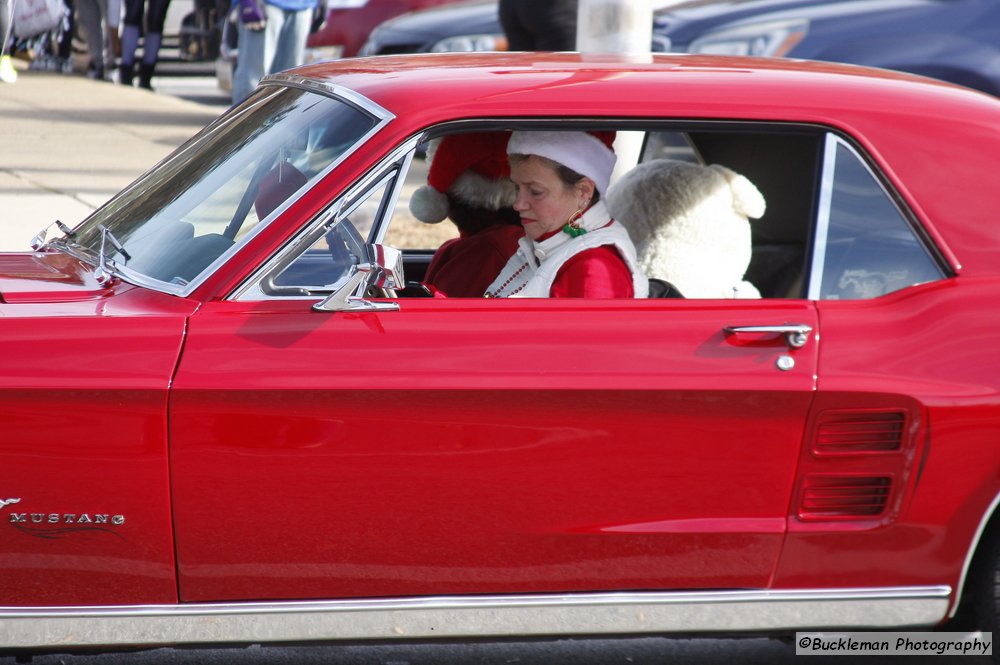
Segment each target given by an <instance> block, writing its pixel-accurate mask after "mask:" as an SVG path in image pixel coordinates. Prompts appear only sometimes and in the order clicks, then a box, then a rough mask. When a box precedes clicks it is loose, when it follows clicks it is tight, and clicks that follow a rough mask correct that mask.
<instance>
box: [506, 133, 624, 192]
mask: <svg viewBox="0 0 1000 665" xmlns="http://www.w3.org/2000/svg"><path fill="white" fill-rule="evenodd" d="M614 141H615V133H614V132H540V131H516V132H513V133H512V134H511V135H510V141H508V143H507V154H508V155H538V156H539V157H546V158H548V159H551V160H552V161H553V162H557V163H559V164H562V165H563V166H565V167H567V168H570V169H573V170H574V171H576V172H577V173H579V174H580V175H583V176H587V177H588V178H590V179H591V180H593V181H594V185H595V186H596V187H597V191H598V192H600V193H601V195H602V196H603V195H605V194H607V192H608V183H610V182H611V172H612V171H614V169H615V162H617V161H618V157H617V156H616V155H615V151H614V148H613V147H612V146H613V145H614Z"/></svg>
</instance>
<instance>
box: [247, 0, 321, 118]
mask: <svg viewBox="0 0 1000 665" xmlns="http://www.w3.org/2000/svg"><path fill="white" fill-rule="evenodd" d="M313 6H315V0H314V2H313ZM313 6H309V7H305V8H300V9H283V8H281V7H278V6H276V5H271V4H265V5H264V7H263V9H264V12H263V13H264V29H263V30H254V29H253V28H251V27H249V26H248V24H247V23H244V22H241V23H240V37H239V45H240V48H239V57H238V59H237V61H236V71H235V72H234V73H233V103H234V104H237V103H239V102H241V101H243V100H244V99H246V98H247V97H248V96H249V95H250V93H251V92H253V89H254V88H255V87H257V84H258V83H259V82H260V80H261V79H262V78H263V77H264V76H265V75H266V74H275V73H277V72H280V71H283V70H285V69H290V68H292V67H297V66H298V65H301V64H302V63H303V61H304V59H305V45H306V38H307V37H308V36H309V28H310V26H311V24H312V16H313Z"/></svg>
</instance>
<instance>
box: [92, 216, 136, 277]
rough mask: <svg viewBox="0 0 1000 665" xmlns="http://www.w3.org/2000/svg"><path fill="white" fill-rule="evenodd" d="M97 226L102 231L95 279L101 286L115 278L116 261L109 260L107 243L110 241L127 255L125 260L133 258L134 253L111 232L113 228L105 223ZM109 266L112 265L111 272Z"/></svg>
mask: <svg viewBox="0 0 1000 665" xmlns="http://www.w3.org/2000/svg"><path fill="white" fill-rule="evenodd" d="M97 228H98V229H100V231H101V249H100V251H99V252H98V254H97V268H95V269H94V279H95V280H97V283H98V284H99V285H100V286H107V285H108V283H109V282H111V280H112V279H113V278H114V276H115V273H114V265H115V262H114V261H108V256H107V254H105V248H106V247H107V243H108V242H109V241H110V242H111V245H112V247H114V248H115V250H116V251H117V252H118V253H119V254H121V255H122V256H124V257H125V261H128V260H129V259H131V258H132V255H131V254H129V253H128V252H126V251H125V247H124V246H123V245H122V244H121V242H119V241H118V238H116V237H115V234H114V233H112V232H111V229H109V228H108V227H106V226H104V225H103V224H98V225H97ZM108 266H111V272H108Z"/></svg>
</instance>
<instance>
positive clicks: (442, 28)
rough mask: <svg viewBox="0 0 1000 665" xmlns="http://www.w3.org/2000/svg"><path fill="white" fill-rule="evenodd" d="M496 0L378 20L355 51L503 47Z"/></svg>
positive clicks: (467, 1)
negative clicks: (377, 23)
mask: <svg viewBox="0 0 1000 665" xmlns="http://www.w3.org/2000/svg"><path fill="white" fill-rule="evenodd" d="M497 6H498V3H497V1H496V0H465V1H463V2H455V3H451V4H448V5H446V6H444V7H435V8H430V9H424V10H416V11H411V12H407V13H405V14H401V15H399V16H396V17H395V18H391V19H389V20H387V21H384V22H382V23H380V24H379V25H378V26H377V27H376V28H375V29H374V30H373V31H372V33H371V35H370V36H369V37H368V40H367V41H366V42H365V43H364V45H363V46H362V47H361V49H360V50H359V52H358V55H390V54H394V53H424V52H429V53H436V52H443V51H506V50H507V38H506V37H505V36H504V34H503V28H501V27H500V17H499V15H498V14H497Z"/></svg>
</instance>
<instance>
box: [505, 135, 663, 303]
mask: <svg viewBox="0 0 1000 665" xmlns="http://www.w3.org/2000/svg"><path fill="white" fill-rule="evenodd" d="M613 141H614V133H613V132H593V133H588V132H578V131H568V132H550V131H515V132H513V133H512V134H511V137H510V140H509V141H508V143H507V153H508V156H509V160H510V164H511V179H512V180H513V181H514V184H515V185H516V187H517V198H516V199H515V201H514V209H515V210H516V211H517V212H518V214H519V215H520V217H521V225H522V226H523V227H524V233H525V237H524V238H522V239H521V240H520V241H519V242H518V248H517V251H516V252H515V253H514V254H513V255H512V256H511V257H510V259H509V260H508V261H507V263H506V264H505V265H504V267H503V269H502V270H501V271H500V274H499V275H498V276H497V278H496V279H495V280H493V282H492V283H490V285H489V286H488V287H487V289H486V294H485V295H486V296H487V297H491V298H510V297H519V298H544V297H570V298H645V297H646V295H647V294H648V292H649V281H648V280H647V279H646V276H645V275H644V274H643V272H642V269H641V268H640V267H639V263H638V261H637V259H636V251H635V246H634V245H633V244H632V240H631V239H630V238H629V235H628V232H627V231H626V230H625V228H624V227H623V226H622V225H621V224H619V223H618V222H616V221H615V220H613V219H611V216H610V215H609V214H608V210H607V208H606V207H605V205H604V201H603V198H602V197H603V196H604V195H605V194H606V193H607V190H608V184H609V182H610V180H611V172H612V170H613V169H614V166H615V162H616V161H617V157H616V156H615V153H614V149H613V148H612V143H613Z"/></svg>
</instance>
